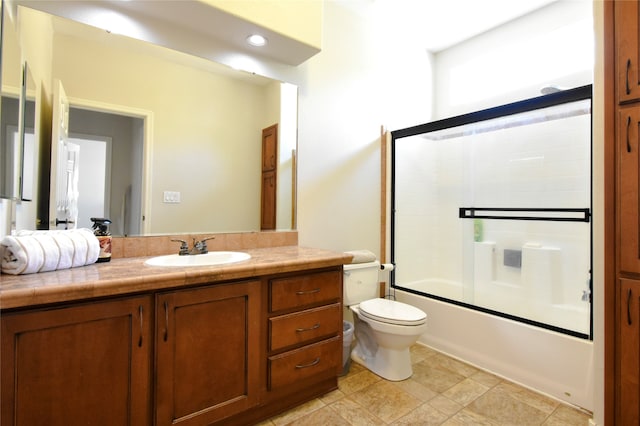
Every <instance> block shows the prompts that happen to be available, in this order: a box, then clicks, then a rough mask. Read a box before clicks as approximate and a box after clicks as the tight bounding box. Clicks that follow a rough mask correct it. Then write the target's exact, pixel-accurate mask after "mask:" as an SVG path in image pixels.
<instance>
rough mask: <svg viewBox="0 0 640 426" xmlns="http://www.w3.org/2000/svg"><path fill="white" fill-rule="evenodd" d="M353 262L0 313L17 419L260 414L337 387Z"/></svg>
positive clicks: (11, 416) (200, 421) (171, 420)
mask: <svg viewBox="0 0 640 426" xmlns="http://www.w3.org/2000/svg"><path fill="white" fill-rule="evenodd" d="M341 301H342V267H341V266H336V267H331V268H324V269H316V270H310V271H308V270H304V271H299V272H295V273H286V274H278V275H269V276H264V277H258V278H250V279H247V280H240V281H233V282H222V283H212V284H200V285H197V286H191V287H187V288H179V289H170V290H156V291H154V290H150V291H149V292H148V293H147V294H146V295H142V296H135V297H134V296H131V297H125V296H123V297H114V298H113V299H104V300H94V301H87V302H73V303H68V304H66V305H64V306H61V307H54V308H47V309H44V308H43V309H37V308H31V309H28V308H21V309H20V310H16V311H14V312H6V311H3V312H2V315H1V316H0V323H1V332H2V336H1V340H2V353H1V355H2V359H1V360H0V367H1V371H0V373H1V379H0V381H1V387H0V391H1V403H2V409H1V418H0V420H1V421H2V424H3V425H4V424H6V425H25V426H31V425H38V424H42V425H47V426H50V425H65V426H67V425H76V424H91V425H105V426H106V425H108V426H111V425H126V424H129V425H152V424H153V425H157V426H165V425H198V426H199V425H210V424H216V425H223V424H224V425H239V424H242V425H244V424H247V425H248V424H254V423H257V422H259V421H260V420H263V419H265V418H268V417H271V416H273V415H276V414H278V413H281V412H282V411H284V410H286V409H288V408H291V407H293V406H295V405H298V404H301V403H303V402H306V401H308V400H310V399H312V398H315V397H318V396H320V395H322V394H324V393H326V392H329V391H331V390H334V389H336V388H337V377H338V375H339V374H340V372H341V371H342V304H341Z"/></svg>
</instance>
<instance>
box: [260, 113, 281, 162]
mask: <svg viewBox="0 0 640 426" xmlns="http://www.w3.org/2000/svg"><path fill="white" fill-rule="evenodd" d="M277 166H278V125H277V124H274V125H272V126H269V127H267V128H266V129H262V171H263V172H266V171H268V170H275V169H276V167H277Z"/></svg>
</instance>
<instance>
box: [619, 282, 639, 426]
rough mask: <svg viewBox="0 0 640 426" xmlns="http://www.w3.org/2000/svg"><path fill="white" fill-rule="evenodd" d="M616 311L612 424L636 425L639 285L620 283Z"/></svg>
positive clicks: (637, 403) (637, 415) (637, 406)
mask: <svg viewBox="0 0 640 426" xmlns="http://www.w3.org/2000/svg"><path fill="white" fill-rule="evenodd" d="M618 299H619V306H620V309H618V336H617V337H618V344H617V345H618V347H617V350H618V353H619V361H618V366H617V371H616V376H617V382H618V386H619V387H618V395H617V398H616V399H617V400H616V404H617V407H616V424H619V425H637V424H639V422H640V281H638V280H630V279H621V280H620V286H619V293H618Z"/></svg>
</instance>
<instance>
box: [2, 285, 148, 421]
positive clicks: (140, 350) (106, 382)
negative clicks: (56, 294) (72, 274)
mask: <svg viewBox="0 0 640 426" xmlns="http://www.w3.org/2000/svg"><path fill="white" fill-rule="evenodd" d="M151 308H152V304H151V297H149V296H146V297H142V296H141V297H133V298H127V299H119V300H114V301H106V302H93V303H90V304H81V305H74V306H69V307H62V308H55V309H46V310H37V311H35V310H34V311H25V312H18V313H3V314H2V317H1V318H0V322H1V324H2V326H1V328H2V337H1V339H2V360H1V375H2V377H1V383H2V385H1V386H2V387H1V392H2V396H1V398H2V399H1V401H2V414H1V420H2V424H3V425H25V426H32V425H47V426H51V425H64V426H68V425H81V424H82V425H88V424H90V425H105V426H106V425H127V424H129V425H150V424H151V412H152V411H151V390H150V389H151V385H150V384H151V379H150V371H151V364H150V361H151V357H152V348H153V344H152V342H151V337H152V320H153V316H152V315H151Z"/></svg>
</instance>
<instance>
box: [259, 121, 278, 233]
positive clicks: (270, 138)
mask: <svg viewBox="0 0 640 426" xmlns="http://www.w3.org/2000/svg"><path fill="white" fill-rule="evenodd" d="M277 170H278V125H277V124H274V125H272V126H269V127H267V128H265V129H262V191H261V198H260V206H261V208H260V229H261V230H263V231H268V230H274V229H276V194H277V189H278V188H277Z"/></svg>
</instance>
